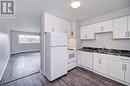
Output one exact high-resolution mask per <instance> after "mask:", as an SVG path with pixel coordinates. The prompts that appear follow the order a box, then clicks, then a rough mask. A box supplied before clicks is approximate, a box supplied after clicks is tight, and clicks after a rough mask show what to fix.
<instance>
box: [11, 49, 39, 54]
mask: <svg viewBox="0 0 130 86" xmlns="http://www.w3.org/2000/svg"><path fill="white" fill-rule="evenodd" d="M33 51H40V49H36V50H24V51H18V52H11V54H18V53H26V52H33Z"/></svg>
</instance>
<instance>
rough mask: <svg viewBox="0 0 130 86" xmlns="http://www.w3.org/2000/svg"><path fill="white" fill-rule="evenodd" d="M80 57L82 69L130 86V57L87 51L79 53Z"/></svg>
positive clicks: (79, 61) (79, 62)
mask: <svg viewBox="0 0 130 86" xmlns="http://www.w3.org/2000/svg"><path fill="white" fill-rule="evenodd" d="M78 56H79V57H78V64H80V66H81V67H84V68H86V69H92V70H93V71H94V72H95V73H98V74H101V75H103V76H104V74H105V76H106V77H108V78H111V79H113V80H117V81H119V82H120V83H123V84H127V85H128V84H129V85H128V86H130V57H123V56H115V55H108V54H101V53H90V52H85V51H79V52H78ZM92 70H91V71H92Z"/></svg>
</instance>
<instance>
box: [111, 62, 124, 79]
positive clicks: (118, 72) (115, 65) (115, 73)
mask: <svg viewBox="0 0 130 86" xmlns="http://www.w3.org/2000/svg"><path fill="white" fill-rule="evenodd" d="M123 66H124V63H123V62H120V61H116V60H109V75H110V76H112V77H114V78H116V79H120V80H124V70H123Z"/></svg>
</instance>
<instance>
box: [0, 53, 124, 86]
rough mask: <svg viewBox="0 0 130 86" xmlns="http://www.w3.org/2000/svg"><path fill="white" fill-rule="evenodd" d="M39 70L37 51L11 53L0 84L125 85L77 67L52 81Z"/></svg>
mask: <svg viewBox="0 0 130 86" xmlns="http://www.w3.org/2000/svg"><path fill="white" fill-rule="evenodd" d="M39 70H40V53H39V52H33V53H22V54H17V55H13V56H11V58H10V60H9V63H8V65H7V68H6V70H5V73H4V76H3V78H2V80H1V81H0V86H125V85H123V84H120V83H117V82H115V81H113V80H110V79H107V78H105V77H102V76H100V75H97V74H95V73H93V72H90V71H88V70H85V69H83V68H79V67H77V68H75V69H73V70H71V71H69V72H68V74H67V75H64V76H63V77H60V78H59V79H57V80H55V81H53V82H49V81H48V80H47V79H46V78H45V77H44V76H43V75H42V74H41V73H40V71H39Z"/></svg>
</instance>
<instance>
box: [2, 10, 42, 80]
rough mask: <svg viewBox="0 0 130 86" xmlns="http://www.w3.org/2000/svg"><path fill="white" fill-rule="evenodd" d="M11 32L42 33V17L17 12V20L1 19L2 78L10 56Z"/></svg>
mask: <svg viewBox="0 0 130 86" xmlns="http://www.w3.org/2000/svg"><path fill="white" fill-rule="evenodd" d="M10 30H16V31H28V32H40V17H34V16H31V15H27V14H23V13H20V12H16V16H15V18H0V33H2V34H0V78H1V76H2V75H3V71H4V69H5V67H6V64H7V62H8V57H9V55H10V47H9V46H10V41H9V40H10V34H9V33H10ZM3 32H4V34H3ZM3 37H5V38H4V39H3Z"/></svg>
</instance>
